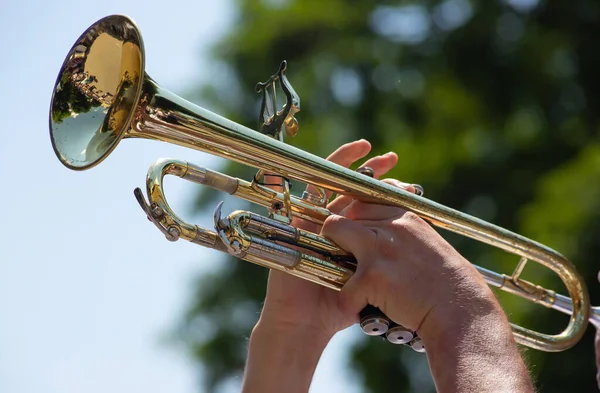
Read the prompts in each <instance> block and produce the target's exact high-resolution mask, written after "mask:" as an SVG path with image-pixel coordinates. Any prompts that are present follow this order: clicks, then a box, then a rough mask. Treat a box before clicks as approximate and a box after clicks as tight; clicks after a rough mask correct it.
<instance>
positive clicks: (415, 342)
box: [409, 337, 425, 353]
mask: <svg viewBox="0 0 600 393" xmlns="http://www.w3.org/2000/svg"><path fill="white" fill-rule="evenodd" d="M409 345H410V347H411V348H412V349H414V350H415V351H416V352H419V353H425V344H423V340H421V337H415V338H413V339H412V340H411V342H410V344H409Z"/></svg>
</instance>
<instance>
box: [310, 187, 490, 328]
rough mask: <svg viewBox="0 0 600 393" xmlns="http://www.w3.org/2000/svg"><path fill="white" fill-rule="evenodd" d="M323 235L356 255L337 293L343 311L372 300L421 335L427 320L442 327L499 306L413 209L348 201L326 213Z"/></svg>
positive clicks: (351, 312) (353, 311) (478, 278)
mask: <svg viewBox="0 0 600 393" xmlns="http://www.w3.org/2000/svg"><path fill="white" fill-rule="evenodd" d="M386 182H388V183H390V184H392V185H398V184H399V183H398V182H397V181H395V180H386ZM321 235H322V236H324V237H326V238H328V239H330V240H332V241H333V242H334V243H336V244H338V245H339V246H340V247H341V248H343V249H344V250H346V251H348V252H350V253H352V254H353V255H354V256H355V257H356V259H357V260H358V269H357V272H356V273H355V274H354V275H353V276H352V277H351V278H350V280H349V281H348V282H347V283H346V285H344V287H343V288H342V291H341V292H340V295H339V299H338V305H339V308H340V313H341V314H342V315H355V314H356V313H358V312H359V311H360V310H361V309H362V308H363V307H365V306H366V305H367V304H372V305H373V306H376V307H379V308H380V309H381V310H382V311H383V312H384V313H385V314H386V315H387V316H388V317H389V318H390V319H392V320H393V321H394V322H396V323H398V324H400V325H403V326H405V327H406V328H408V329H411V330H414V331H418V332H419V334H420V335H421V336H422V334H421V332H420V330H421V329H422V328H424V327H425V326H426V325H434V326H435V325H437V326H443V325H444V323H445V322H446V321H445V320H446V319H449V318H450V319H452V318H454V317H455V316H456V315H458V313H464V312H465V311H466V312H468V311H469V310H471V309H472V308H477V307H479V306H481V305H482V304H485V305H488V306H491V307H493V308H494V309H498V308H499V306H497V302H496V300H495V298H494V296H493V294H492V292H491V290H490V289H489V287H488V286H487V285H486V283H485V281H484V280H483V278H482V277H481V275H480V274H479V273H478V272H477V270H476V269H475V267H474V266H473V265H471V264H470V263H469V262H467V261H466V260H465V259H464V258H463V257H462V256H461V255H460V254H459V253H458V252H457V251H456V250H454V248H452V246H450V245H449V244H448V243H447V242H446V241H445V240H444V239H443V238H442V237H441V236H440V235H439V234H438V233H437V232H436V231H435V230H434V229H433V228H432V227H431V226H430V225H429V224H427V223H426V222H425V221H424V220H422V219H421V218H419V217H418V216H417V215H416V214H414V213H412V212H409V211H406V210H404V209H402V208H399V207H393V206H383V205H376V204H369V203H364V202H360V201H358V200H352V201H351V202H349V203H346V204H345V206H343V208H342V209H341V211H340V213H339V215H334V216H331V217H328V218H327V220H326V221H325V223H324V225H323V228H322V231H321ZM440 323H441V325H440Z"/></svg>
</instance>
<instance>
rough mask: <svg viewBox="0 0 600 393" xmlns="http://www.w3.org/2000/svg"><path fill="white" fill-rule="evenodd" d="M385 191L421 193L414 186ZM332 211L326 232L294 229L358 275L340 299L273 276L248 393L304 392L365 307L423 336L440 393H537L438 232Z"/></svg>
mask: <svg viewBox="0 0 600 393" xmlns="http://www.w3.org/2000/svg"><path fill="white" fill-rule="evenodd" d="M369 151H370V145H369V143H368V142H367V141H364V140H360V141H356V142H353V143H350V144H347V145H344V146H342V147H340V148H339V149H338V150H336V152H334V153H333V154H332V155H331V156H330V157H329V158H328V159H329V160H331V161H333V162H336V163H338V164H340V165H343V166H346V167H348V166H350V165H352V164H353V163H354V162H356V161H357V160H360V159H362V158H363V157H365V156H366V155H367V154H368V153H369ZM397 162H398V158H397V156H396V155H395V154H393V153H388V154H386V155H382V156H378V157H374V158H372V159H370V160H368V161H367V162H366V163H364V164H363V165H367V166H371V167H372V168H373V169H374V171H375V176H376V177H379V176H382V175H384V174H385V173H386V172H388V171H389V170H390V169H391V168H393V167H394V166H395V165H396V163H397ZM384 181H386V182H388V183H390V184H392V185H395V186H397V187H401V188H404V189H406V190H408V191H410V192H414V188H413V187H412V186H410V185H408V184H405V183H401V182H398V181H396V180H393V179H386V180H384ZM328 207H329V209H330V210H331V211H332V213H334V214H333V215H332V216H330V217H329V218H328V219H327V220H326V221H325V223H324V224H323V227H322V228H319V227H317V226H315V225H309V224H307V223H306V222H301V221H296V222H295V223H294V225H297V226H300V227H302V228H304V229H308V230H310V231H313V232H315V233H319V232H320V233H321V235H323V236H325V237H327V238H329V239H331V240H332V241H333V242H335V243H337V244H338V245H339V246H340V247H341V248H343V249H345V250H347V251H349V252H351V253H352V254H354V255H355V257H356V258H357V260H358V269H357V272H356V273H355V274H354V275H353V277H352V278H351V279H350V280H349V281H348V283H347V284H346V285H345V286H344V288H343V289H342V291H340V292H336V291H333V290H330V289H327V288H324V287H321V286H319V285H316V284H313V283H311V282H308V281H305V280H301V279H298V278H295V277H293V276H290V275H287V274H285V273H282V272H277V271H271V272H270V276H269V282H268V286H267V296H266V299H265V304H264V308H263V311H262V313H261V317H260V320H259V322H258V323H257V325H256V326H255V328H254V329H253V332H252V334H251V338H250V345H249V355H248V361H247V365H246V372H245V375H244V382H243V392H246V393H251V392H252V393H253V392H278V391H285V392H291V393H295V392H307V391H308V389H309V387H310V382H311V379H312V375H313V373H314V370H315V368H316V366H317V363H318V361H319V358H320V356H321V354H322V352H323V350H324V349H325V347H326V345H327V343H328V342H329V340H330V339H331V338H332V337H333V335H334V334H335V333H336V332H338V331H340V330H342V329H345V328H347V327H349V326H351V325H352V324H354V323H356V322H357V321H358V316H357V315H358V313H359V312H360V310H361V309H362V308H363V307H364V306H366V305H367V304H372V305H374V306H377V307H379V308H380V309H381V310H382V311H383V312H384V313H385V314H386V315H388V316H389V317H390V318H391V319H392V320H394V321H395V322H396V323H398V324H400V325H403V326H406V327H408V328H409V329H412V330H415V331H417V332H418V333H419V335H420V336H421V338H422V339H423V341H424V343H425V347H426V348H427V358H428V362H429V365H430V368H431V372H432V376H433V379H434V381H435V384H436V387H437V389H438V391H440V392H472V391H478V392H506V391H511V392H532V391H533V388H532V385H531V382H530V378H529V375H528V372H527V369H526V367H525V365H524V363H523V361H522V359H521V357H520V354H519V352H518V350H517V346H516V344H515V342H514V338H513V335H512V332H511V329H510V325H509V324H508V321H507V319H506V316H505V314H504V312H503V310H502V309H501V307H500V305H499V304H498V302H497V301H496V299H495V297H494V295H493V294H492V292H491V291H490V289H489V287H488V286H487V285H486V284H485V282H484V281H483V279H482V278H481V276H480V275H479V274H478V272H477V271H476V269H475V268H474V267H473V266H472V265H471V264H470V263H468V262H467V261H466V260H465V259H464V258H462V256H460V255H459V254H458V253H457V252H456V250H454V249H453V248H452V247H451V246H450V245H449V244H448V243H447V242H446V241H445V240H444V239H443V238H442V237H441V236H439V235H438V234H437V232H436V231H435V230H434V229H433V228H432V227H431V226H429V225H428V224H427V223H426V222H425V221H423V220H422V219H420V218H419V217H417V216H416V215H415V214H413V213H411V212H407V211H406V210H404V209H401V208H397V207H389V206H381V205H375V204H367V203H363V202H360V201H356V200H353V199H351V198H348V197H339V198H336V199H335V200H334V201H332V202H331V203H330V204H329V206H328ZM407 299H410V301H406V300H407ZM398 349H399V350H401V348H398Z"/></svg>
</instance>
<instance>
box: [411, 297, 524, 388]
mask: <svg viewBox="0 0 600 393" xmlns="http://www.w3.org/2000/svg"><path fill="white" fill-rule="evenodd" d="M459 313H460V315H457V314H456V313H455V314H454V315H452V314H450V315H447V320H446V321H445V322H446V323H444V324H443V329H441V328H440V326H442V325H441V324H438V326H437V327H436V326H433V325H429V326H425V327H424V329H423V330H422V331H420V332H419V334H420V335H421V336H422V339H423V342H424V343H425V347H426V351H427V357H428V361H429V365H430V368H431V372H432V374H433V377H434V380H435V382H436V387H437V390H438V391H439V392H457V393H460V392H473V391H477V392H482V393H484V392H486V393H487V392H517V393H521V392H526V393H529V392H533V386H532V383H531V379H530V376H529V373H528V371H527V368H526V366H525V364H524V362H523V359H522V358H521V355H520V353H519V351H518V348H517V345H516V343H515V341H514V338H513V334H512V330H511V328H510V325H509V324H508V321H507V319H506V316H505V314H504V312H503V311H502V309H501V308H500V306H499V305H498V304H497V303H496V302H495V301H494V302H489V303H488V302H484V304H480V305H478V306H472V305H471V306H470V307H469V308H466V309H465V308H463V309H461V310H460V311H459Z"/></svg>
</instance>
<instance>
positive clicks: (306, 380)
mask: <svg viewBox="0 0 600 393" xmlns="http://www.w3.org/2000/svg"><path fill="white" fill-rule="evenodd" d="M331 337H332V335H331V336H330V335H326V334H313V333H312V332H310V331H307V330H306V329H302V328H299V327H298V326H293V325H289V324H271V323H269V322H267V321H265V320H263V319H262V317H261V320H260V321H259V322H258V323H257V324H256V326H255V327H254V329H253V330H252V334H251V336H250V346H249V355H248V362H247V364H246V370H245V374H244V383H243V390H242V391H243V392H244V393H253V392H275V391H285V392H290V393H292V392H293V393H295V392H307V391H308V388H309V386H310V382H311V380H312V376H313V374H314V371H315V369H316V367H317V364H318V362H319V359H320V358H321V354H322V353H323V350H324V349H325V347H326V346H327V343H328V342H329V340H330V339H331Z"/></svg>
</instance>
